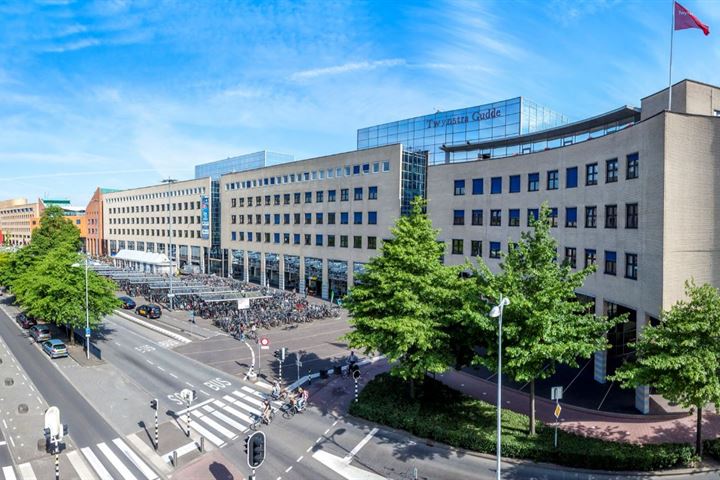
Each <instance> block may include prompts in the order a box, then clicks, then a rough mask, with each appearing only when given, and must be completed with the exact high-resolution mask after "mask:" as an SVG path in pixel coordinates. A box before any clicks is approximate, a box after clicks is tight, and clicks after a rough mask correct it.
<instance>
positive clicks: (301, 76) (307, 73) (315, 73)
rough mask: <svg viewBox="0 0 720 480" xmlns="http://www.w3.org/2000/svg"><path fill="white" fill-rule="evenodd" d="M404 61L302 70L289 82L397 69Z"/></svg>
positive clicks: (291, 77) (396, 59) (347, 64)
mask: <svg viewBox="0 0 720 480" xmlns="http://www.w3.org/2000/svg"><path fill="white" fill-rule="evenodd" d="M405 64H406V62H405V60H403V59H401V58H390V59H386V60H374V61H371V62H367V61H366V62H354V63H345V64H343V65H337V66H334V67H323V68H314V69H311V70H302V71H299V72H295V73H293V74H292V75H290V80H294V81H297V80H309V79H312V78H317V77H324V76H328V75H342V74H344V73H350V72H359V71H368V70H375V69H376V68H383V67H397V66H400V65H405Z"/></svg>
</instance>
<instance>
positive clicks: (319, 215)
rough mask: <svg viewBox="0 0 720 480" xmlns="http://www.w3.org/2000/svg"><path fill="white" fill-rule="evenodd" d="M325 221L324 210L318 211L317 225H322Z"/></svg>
mask: <svg viewBox="0 0 720 480" xmlns="http://www.w3.org/2000/svg"><path fill="white" fill-rule="evenodd" d="M322 223H323V214H322V212H317V213H316V214H315V225H322Z"/></svg>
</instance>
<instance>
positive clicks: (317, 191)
mask: <svg viewBox="0 0 720 480" xmlns="http://www.w3.org/2000/svg"><path fill="white" fill-rule="evenodd" d="M426 171H427V156H426V155H425V154H415V153H412V152H408V151H406V150H404V149H403V148H402V146H401V145H391V146H385V147H380V148H373V149H366V150H360V151H352V152H347V153H341V154H337V155H330V156H326V157H319V158H312V159H308V160H301V161H296V162H291V163H285V164H282V165H277V166H273V167H267V168H262V169H257V170H249V171H246V172H239V173H232V174H227V175H223V176H222V177H221V180H220V202H221V211H222V222H221V245H222V248H223V250H224V251H226V252H227V253H226V256H227V258H228V259H229V260H228V261H229V262H230V264H229V270H230V271H231V272H232V275H233V276H234V277H236V278H239V279H243V280H245V281H251V282H256V283H260V284H263V285H265V284H268V285H270V286H273V287H276V288H281V289H283V288H284V289H288V290H298V291H299V292H301V293H305V292H307V293H309V294H312V295H317V296H321V297H322V298H325V299H330V298H339V296H341V295H344V294H345V293H346V292H347V289H348V286H351V285H353V282H354V276H355V274H356V272H358V271H362V269H363V267H364V265H365V263H367V261H368V260H369V259H370V258H371V257H373V256H375V255H377V252H378V248H379V247H380V244H381V242H382V239H383V238H387V237H388V236H389V235H390V228H391V226H392V225H393V224H394V223H395V220H396V219H397V218H398V217H399V216H400V215H401V213H402V212H403V211H407V210H408V209H409V206H410V201H411V200H412V199H413V198H414V197H415V196H416V195H421V196H424V195H425V185H426V179H425V175H426Z"/></svg>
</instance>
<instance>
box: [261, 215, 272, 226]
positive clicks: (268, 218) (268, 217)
mask: <svg viewBox="0 0 720 480" xmlns="http://www.w3.org/2000/svg"><path fill="white" fill-rule="evenodd" d="M258 223H260V222H258ZM265 225H270V214H269V213H266V214H265Z"/></svg>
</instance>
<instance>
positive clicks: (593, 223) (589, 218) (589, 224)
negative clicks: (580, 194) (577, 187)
mask: <svg viewBox="0 0 720 480" xmlns="http://www.w3.org/2000/svg"><path fill="white" fill-rule="evenodd" d="M595 227H597V207H585V228H595Z"/></svg>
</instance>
